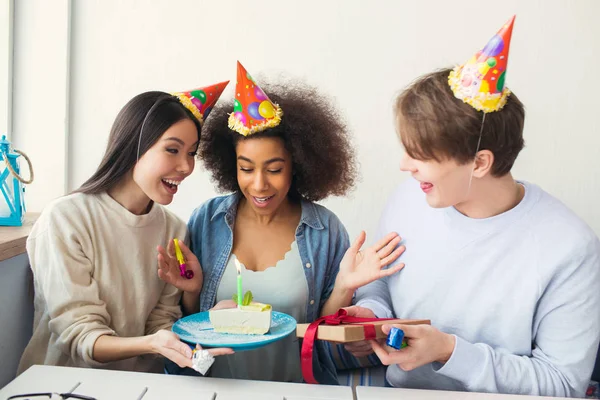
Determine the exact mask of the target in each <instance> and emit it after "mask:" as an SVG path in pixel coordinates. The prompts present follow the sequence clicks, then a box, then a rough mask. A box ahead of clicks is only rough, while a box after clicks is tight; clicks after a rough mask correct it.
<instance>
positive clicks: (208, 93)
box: [172, 81, 229, 125]
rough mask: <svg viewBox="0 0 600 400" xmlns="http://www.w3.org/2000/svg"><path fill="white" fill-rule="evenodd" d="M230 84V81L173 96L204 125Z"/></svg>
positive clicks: (177, 93)
mask: <svg viewBox="0 0 600 400" xmlns="http://www.w3.org/2000/svg"><path fill="white" fill-rule="evenodd" d="M228 83H229V81H225V82H221V83H216V84H214V85H210V86H205V87H201V88H198V89H194V90H189V91H187V92H176V93H172V95H173V96H175V97H177V98H178V99H179V101H180V102H181V104H183V106H184V107H185V108H187V109H188V110H190V112H191V113H192V114H194V117H196V118H197V119H198V121H200V125H202V124H204V121H206V118H207V117H208V114H209V113H210V111H211V110H212V108H213V106H214V105H215V103H216V102H217V100H219V97H220V96H221V93H223V90H225V87H226V86H227V84H228Z"/></svg>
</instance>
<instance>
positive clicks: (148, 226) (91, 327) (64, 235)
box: [18, 193, 186, 373]
mask: <svg viewBox="0 0 600 400" xmlns="http://www.w3.org/2000/svg"><path fill="white" fill-rule="evenodd" d="M185 235H186V226H185V224H184V222H183V221H181V220H180V219H179V218H177V217H176V216H175V215H173V214H172V213H170V212H169V211H167V210H166V209H165V208H164V207H162V206H160V205H158V204H154V205H153V207H152V209H151V210H150V212H149V213H148V214H146V215H134V214H132V213H130V212H129V211H128V210H127V209H126V208H124V207H123V206H121V205H120V204H119V203H117V202H116V201H115V200H114V199H112V198H111V197H110V196H109V195H108V194H106V193H104V194H101V195H87V194H80V193H78V194H72V195H69V196H66V197H62V198H60V199H58V200H56V201H54V202H53V203H52V204H51V205H49V206H48V207H46V208H45V209H44V212H43V213H42V215H41V216H40V218H39V219H38V221H37V222H36V224H35V225H34V227H33V230H32V232H31V234H30V236H29V239H28V240H27V253H28V255H29V260H30V263H31V269H32V270H33V276H34V283H35V319H34V327H33V337H32V338H31V341H30V342H29V344H28V345H27V348H26V349H25V352H24V353H23V357H22V358H21V363H20V365H19V370H18V373H21V372H23V371H25V370H26V369H27V368H29V367H30V366H31V365H33V364H47V365H61V366H77V367H101V368H108V369H121V370H130V371H159V370H160V368H161V367H160V363H159V360H158V359H157V358H156V357H154V356H141V357H135V358H130V359H127V360H122V361H118V362H113V363H107V364H102V363H99V362H96V361H94V359H93V358H92V356H93V348H94V343H95V341H96V339H97V338H98V337H100V336H101V335H116V336H120V337H133V336H143V335H149V334H152V333H154V332H156V331H158V330H160V329H169V328H170V327H171V325H172V324H173V322H174V321H176V320H177V319H178V318H180V317H181V310H180V307H179V299H180V296H181V292H180V291H179V290H177V289H176V288H175V287H173V286H171V285H167V284H165V283H164V282H163V281H161V280H160V279H159V278H158V275H157V260H156V246H157V245H159V244H160V245H163V246H166V244H167V242H168V241H169V240H170V239H172V238H181V239H182V240H183V239H184V238H185Z"/></svg>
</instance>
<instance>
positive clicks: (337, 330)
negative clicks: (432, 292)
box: [296, 319, 431, 343]
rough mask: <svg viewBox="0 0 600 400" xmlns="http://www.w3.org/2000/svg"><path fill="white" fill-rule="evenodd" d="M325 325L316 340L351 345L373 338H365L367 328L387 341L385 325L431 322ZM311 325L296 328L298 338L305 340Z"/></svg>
mask: <svg viewBox="0 0 600 400" xmlns="http://www.w3.org/2000/svg"><path fill="white" fill-rule="evenodd" d="M325 324H327V321H325ZM325 324H321V325H319V327H318V328H317V335H316V337H315V339H318V340H326V341H328V342H337V343H349V342H358V341H360V340H366V339H372V338H373V337H372V336H371V337H369V338H367V337H365V326H369V327H370V326H372V327H373V329H374V331H375V338H376V339H385V338H386V337H387V335H386V334H385V333H383V331H382V330H381V327H382V326H383V325H391V324H403V325H422V324H427V325H430V324H431V321H430V320H428V319H378V320H374V321H369V322H344V321H342V322H341V323H340V324H339V325H325ZM309 325H310V324H298V325H297V326H296V336H298V337H299V338H303V337H304V335H305V333H306V330H307V329H308V326H309Z"/></svg>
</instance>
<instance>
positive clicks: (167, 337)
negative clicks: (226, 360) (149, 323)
mask: <svg viewBox="0 0 600 400" xmlns="http://www.w3.org/2000/svg"><path fill="white" fill-rule="evenodd" d="M149 337H150V349H151V351H152V353H154V354H160V355H162V356H164V357H166V358H168V359H169V360H171V361H173V362H174V363H175V364H177V365H179V366H180V367H181V368H184V367H189V368H192V349H191V348H190V346H188V345H187V344H185V343H183V342H182V341H180V340H179V336H177V335H176V334H175V333H173V332H171V331H167V330H164V329H161V330H160V331H158V332H156V333H155V334H153V335H150V336H149ZM196 349H197V350H200V349H201V347H200V346H199V345H196ZM208 352H209V353H210V354H211V355H213V356H215V357H216V356H222V355H226V354H233V353H234V352H233V350H232V349H228V348H215V349H208Z"/></svg>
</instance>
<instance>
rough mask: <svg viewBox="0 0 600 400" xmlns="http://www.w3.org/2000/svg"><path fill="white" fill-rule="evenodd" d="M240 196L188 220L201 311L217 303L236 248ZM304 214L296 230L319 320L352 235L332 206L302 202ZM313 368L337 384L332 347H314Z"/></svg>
mask: <svg viewBox="0 0 600 400" xmlns="http://www.w3.org/2000/svg"><path fill="white" fill-rule="evenodd" d="M240 198H241V194H239V193H233V194H230V195H227V196H221V197H215V198H213V199H211V200H209V201H207V202H206V203H204V204H203V205H202V206H200V207H199V208H197V209H196V210H195V211H194V213H193V214H192V217H191V218H190V220H189V222H188V232H189V242H190V249H191V250H192V251H193V252H194V254H195V255H196V257H198V260H200V265H201V266H202V272H203V274H204V283H203V286H202V292H201V295H200V311H206V310H208V309H210V308H211V307H213V306H214V305H215V299H216V296H217V289H218V288H219V284H220V282H221V278H222V276H223V273H224V272H225V267H226V265H227V261H228V260H229V257H230V255H231V249H232V247H233V226H234V224H235V217H236V213H237V206H238V203H239V200H240ZM301 206H302V214H301V217H300V223H299V224H298V227H297V228H296V243H297V245H298V250H299V252H300V258H301V259H302V265H303V266H304V274H305V276H306V282H307V284H308V301H307V303H306V317H307V321H306V322H312V321H314V320H316V319H317V318H319V316H320V312H321V309H322V308H323V305H324V304H325V302H326V301H327V299H328V298H329V296H330V295H331V292H332V291H333V286H334V283H335V279H336V276H337V274H338V271H339V266H340V262H341V261H342V257H343V256H344V253H345V252H346V250H347V249H348V247H349V246H350V240H349V238H348V232H347V231H346V228H345V227H344V225H343V224H342V223H341V221H340V220H339V219H338V218H337V216H336V215H335V214H334V213H333V212H331V211H329V210H328V209H327V208H325V207H323V206H320V205H318V204H315V203H312V202H309V201H305V200H302V203H301ZM315 349H316V351H315V354H314V357H313V369H314V375H315V378H316V379H317V380H318V381H319V382H320V383H324V384H330V385H335V384H337V383H338V382H337V375H336V372H335V366H334V364H333V360H332V358H331V353H330V350H329V347H328V346H325V345H324V343H322V342H321V341H316V343H315Z"/></svg>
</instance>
